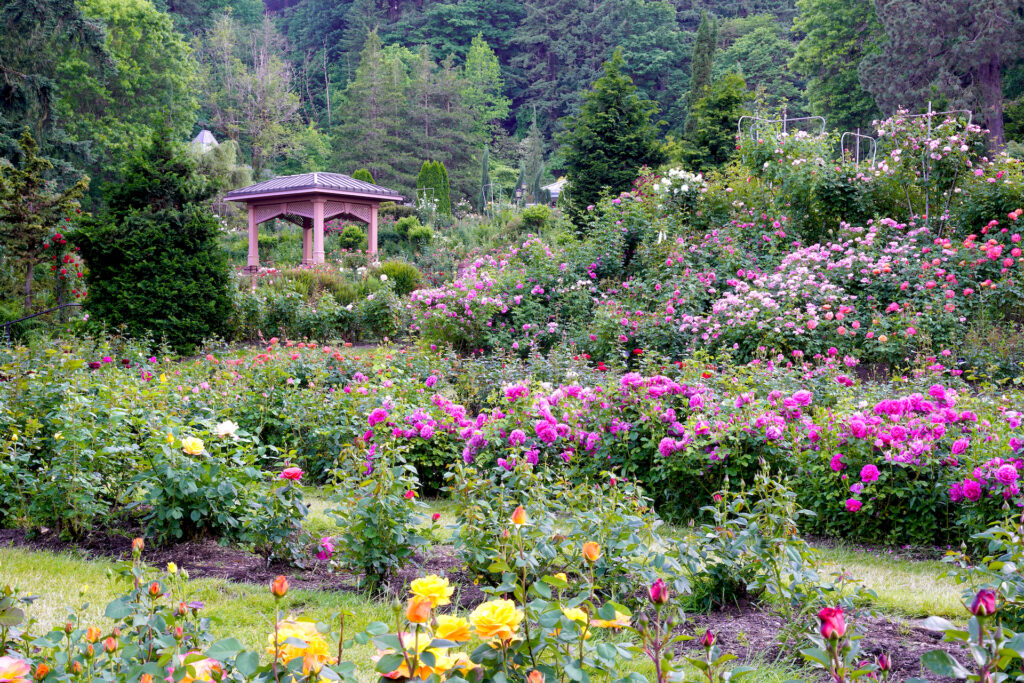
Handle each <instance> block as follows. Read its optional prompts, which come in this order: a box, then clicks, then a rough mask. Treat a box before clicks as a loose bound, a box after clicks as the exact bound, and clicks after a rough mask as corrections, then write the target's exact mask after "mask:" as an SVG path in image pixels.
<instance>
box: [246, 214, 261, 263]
mask: <svg viewBox="0 0 1024 683" xmlns="http://www.w3.org/2000/svg"><path fill="white" fill-rule="evenodd" d="M248 208H249V258H248V261H247V262H246V267H245V269H246V270H247V271H249V272H250V273H255V272H256V271H258V270H259V269H260V239H259V233H258V232H257V229H256V207H255V206H253V205H252V204H249V205H248Z"/></svg>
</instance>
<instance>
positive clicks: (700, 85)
mask: <svg viewBox="0 0 1024 683" xmlns="http://www.w3.org/2000/svg"><path fill="white" fill-rule="evenodd" d="M717 42H718V24H717V23H716V22H715V19H714V17H711V19H708V15H707V13H706V12H702V13H701V15H700V26H698V27H697V40H696V41H695V42H694V44H693V56H692V57H691V58H690V91H689V92H688V93H687V95H686V103H687V107H686V108H687V115H686V124H685V125H684V127H683V131H684V132H685V133H687V134H689V133H692V132H693V126H694V121H693V117H692V116H690V114H689V110H691V109H692V108H693V105H694V104H696V102H697V100H699V99H700V98H702V97H704V95H705V94H707V93H706V91H707V89H708V88H709V87H710V86H711V70H712V68H713V66H714V61H715V45H716V43H717Z"/></svg>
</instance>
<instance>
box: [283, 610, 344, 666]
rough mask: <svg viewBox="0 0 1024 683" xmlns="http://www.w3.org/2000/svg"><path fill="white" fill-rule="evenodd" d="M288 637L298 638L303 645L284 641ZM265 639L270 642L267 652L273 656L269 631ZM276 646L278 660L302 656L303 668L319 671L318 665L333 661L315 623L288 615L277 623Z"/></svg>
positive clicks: (328, 647) (286, 660) (284, 660)
mask: <svg viewBox="0 0 1024 683" xmlns="http://www.w3.org/2000/svg"><path fill="white" fill-rule="evenodd" d="M289 638H295V639H296V640H300V641H302V642H303V643H305V646H304V647H303V646H299V645H295V644H293V643H289V642H286V641H287V640H288V639H289ZM267 640H268V641H269V643H270V644H269V645H268V646H267V654H268V655H270V656H271V657H273V656H274V634H273V633H271V634H270V635H269V636H267ZM277 646H278V651H279V655H278V656H279V661H281V662H284V663H285V664H287V663H288V662H290V661H292V660H293V659H296V658H303V659H304V664H303V668H306V667H308V666H312V667H314V668H313V670H315V671H319V670H320V667H321V666H323V665H324V664H333V663H334V658H333V657H332V656H331V648H330V646H329V645H328V643H327V640H326V639H325V638H324V636H323V634H322V633H320V631H318V630H317V629H316V624H314V623H312V622H310V621H296V620H295V619H294V618H291V617H289V618H288V619H285V620H284V621H282V622H280V623H279V624H278V625H277Z"/></svg>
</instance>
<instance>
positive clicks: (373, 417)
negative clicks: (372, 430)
mask: <svg viewBox="0 0 1024 683" xmlns="http://www.w3.org/2000/svg"><path fill="white" fill-rule="evenodd" d="M386 419H388V411H386V410H384V409H383V408H374V409H373V410H372V411H371V412H370V418H369V422H370V426H371V427H372V426H374V425H375V424H379V423H381V422H383V421H384V420H386Z"/></svg>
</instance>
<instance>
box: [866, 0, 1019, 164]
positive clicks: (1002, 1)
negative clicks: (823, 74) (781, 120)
mask: <svg viewBox="0 0 1024 683" xmlns="http://www.w3.org/2000/svg"><path fill="white" fill-rule="evenodd" d="M875 7H876V11H877V13H878V18H879V20H880V21H881V22H882V25H883V26H884V27H885V34H886V42H885V44H884V45H883V46H882V48H881V49H880V50H879V51H878V52H877V53H875V54H871V55H868V56H867V57H866V58H865V59H864V61H863V62H861V65H860V80H861V83H862V85H863V86H864V87H865V88H866V89H867V90H868V91H869V92H871V94H872V95H874V97H875V101H876V102H877V103H878V105H879V107H880V108H881V109H882V110H883V111H884V112H891V111H893V110H894V109H896V108H897V107H900V106H908V107H911V108H914V109H923V107H924V106H925V105H926V103H927V101H928V100H929V98H934V97H935V96H936V94H939V95H944V96H945V97H947V98H948V100H949V102H950V104H951V105H952V106H954V107H965V108H970V109H973V110H975V111H980V112H981V117H982V119H983V120H984V122H985V124H986V126H987V127H988V129H989V131H990V135H991V138H992V141H993V142H994V143H995V144H996V145H1002V144H1003V142H1004V141H1005V138H1004V134H1003V90H1002V68H1003V66H1004V65H1005V64H1007V63H1008V62H1009V61H1010V60H1011V59H1013V58H1014V57H1015V56H1016V55H1017V54H1019V51H1020V46H1021V44H1022V39H1024V22H1022V20H1021V12H1022V11H1024V1H1022V0H876V3H875Z"/></svg>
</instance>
